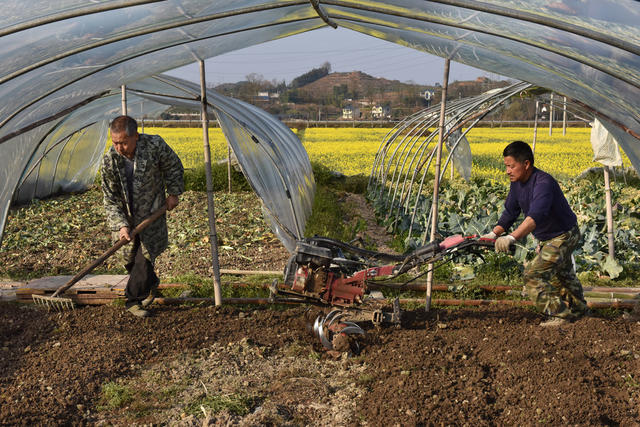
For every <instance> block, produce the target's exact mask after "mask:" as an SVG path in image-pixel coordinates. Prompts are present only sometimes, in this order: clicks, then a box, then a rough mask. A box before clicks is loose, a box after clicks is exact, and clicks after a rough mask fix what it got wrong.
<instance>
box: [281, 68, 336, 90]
mask: <svg viewBox="0 0 640 427" xmlns="http://www.w3.org/2000/svg"><path fill="white" fill-rule="evenodd" d="M330 71H331V64H330V63H328V62H325V63H324V64H322V66H321V67H320V68H314V69H313V70H311V71H309V72H306V73H304V74H303V75H301V76H298V77H296V78H295V79H293V80H292V81H291V85H290V87H291V89H296V88H299V87H302V86H304V85H308V84H309V83H313V82H315V81H316V80H318V79H321V78H323V77H324V76H326V75H328V74H329V72H330Z"/></svg>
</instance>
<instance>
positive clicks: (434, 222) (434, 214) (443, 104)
mask: <svg viewBox="0 0 640 427" xmlns="http://www.w3.org/2000/svg"><path fill="white" fill-rule="evenodd" d="M450 65H451V61H450V60H449V58H447V59H445V61H444V77H443V78H442V101H440V124H439V126H438V146H437V147H436V169H435V172H434V177H433V202H432V204H431V239H430V241H431V242H433V241H434V240H435V237H436V228H437V226H438V192H439V187H440V162H441V161H442V144H443V142H444V141H443V138H444V119H445V113H446V108H447V90H448V88H449V68H450ZM451 167H453V165H452V166H451ZM428 268H429V272H428V274H427V292H426V302H425V310H426V311H429V310H430V309H431V285H432V283H433V263H431V264H429V267H428Z"/></svg>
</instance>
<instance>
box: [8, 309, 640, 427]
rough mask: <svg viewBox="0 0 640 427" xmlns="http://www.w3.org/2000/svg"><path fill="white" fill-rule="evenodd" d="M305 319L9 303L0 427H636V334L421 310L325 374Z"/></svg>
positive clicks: (373, 332) (634, 327)
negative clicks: (167, 426)
mask: <svg viewBox="0 0 640 427" xmlns="http://www.w3.org/2000/svg"><path fill="white" fill-rule="evenodd" d="M314 316H315V313H305V309H304V308H303V307H296V308H293V309H289V310H284V311H277V310H275V311H274V310H263V309H259V310H253V309H249V310H246V311H241V310H237V309H233V308H223V309H221V310H220V309H215V308H212V307H192V308H187V307H184V308H170V307H159V308H156V309H155V313H154V316H153V317H152V318H149V319H146V320H139V319H136V318H133V317H131V316H127V315H126V314H125V313H124V312H123V309H122V308H120V307H115V306H102V307H92V308H82V309H78V310H75V311H69V312H65V313H62V314H49V313H46V312H42V311H40V310H37V309H34V308H33V307H30V306H19V305H16V304H9V303H2V304H0V345H1V346H0V351H1V357H2V361H3V362H2V376H1V379H0V389H1V390H2V394H1V395H0V408H1V409H0V420H2V423H3V424H30V425H31V424H69V423H91V424H93V423H98V424H104V423H108V424H120V425H123V424H129V423H139V424H140V423H142V424H143V423H147V424H149V423H165V422H168V423H174V422H177V423H178V424H182V425H200V424H201V423H202V422H203V420H204V421H206V422H207V423H209V422H210V423H212V424H215V425H227V424H231V423H237V424H239V425H266V424H275V425H308V424H313V425H397V424H400V425H415V424H445V425H465V424H466V425H516V424H523V425H531V424H538V423H543V424H550V425H565V424H579V425H635V423H637V420H638V419H640V418H639V417H640V412H639V409H640V374H639V373H640V361H639V359H640V344H639V343H640V323H630V322H626V321H625V320H623V319H622V318H620V317H618V318H615V319H605V318H598V317H594V318H588V319H584V320H581V321H579V322H577V323H575V324H572V325H569V326H567V327H564V328H562V329H553V330H546V329H543V328H540V327H539V326H538V323H539V321H540V319H539V318H538V317H537V315H536V314H535V313H533V312H531V311H527V310H524V309H515V308H498V307H495V308H494V307H486V308H480V309H460V310H446V309H437V310H435V311H432V312H431V313H429V314H428V315H427V314H426V313H424V311H422V310H421V309H419V310H417V311H410V312H407V313H406V314H405V318H404V321H403V325H402V328H400V329H395V328H383V329H375V328H373V327H372V326H371V325H370V324H367V323H366V322H365V323H363V326H364V327H365V329H367V336H366V338H365V339H364V341H363V342H362V344H363V350H362V353H361V354H360V355H359V356H358V357H355V358H351V359H340V360H334V359H333V358H331V357H329V356H328V355H327V354H326V353H324V352H323V351H322V349H321V347H320V346H319V343H317V342H315V341H314V339H313V338H312V337H311V335H310V334H309V332H308V330H307V328H308V326H309V322H310V321H311V319H312V318H313V317H314ZM114 390H115V391H114ZM200 406H202V408H200ZM203 408H204V409H203ZM216 411H219V412H216ZM205 414H206V415H205Z"/></svg>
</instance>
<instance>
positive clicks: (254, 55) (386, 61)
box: [167, 27, 501, 86]
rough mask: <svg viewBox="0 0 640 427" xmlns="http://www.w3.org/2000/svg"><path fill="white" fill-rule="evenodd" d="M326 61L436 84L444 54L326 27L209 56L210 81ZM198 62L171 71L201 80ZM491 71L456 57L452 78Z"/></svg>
mask: <svg viewBox="0 0 640 427" xmlns="http://www.w3.org/2000/svg"><path fill="white" fill-rule="evenodd" d="M325 62H329V63H330V64H331V71H332V72H349V71H362V72H364V73H366V74H369V75H371V76H373V77H384V78H386V79H389V80H399V81H401V82H414V83H417V84H424V85H433V84H434V83H442V78H443V72H444V70H443V66H444V59H443V58H440V57H439V56H434V55H430V54H428V53H425V52H420V51H417V50H414V49H410V48H407V47H404V46H400V45H398V44H395V43H391V42H388V41H385V40H381V39H377V38H375V37H371V36H367V35H364V34H361V33H358V32H355V31H351V30H347V29H343V28H338V29H333V28H329V27H327V28H322V29H319V30H315V31H309V32H306V33H303V34H298V35H295V36H291V37H286V38H284V39H279V40H274V41H270V42H266V43H262V44H259V45H255V46H251V47H248V48H245V49H241V50H237V51H235V52H230V53H227V54H224V55H219V56H216V57H215V58H211V59H207V60H206V61H205V68H206V79H207V85H208V86H216V85H218V84H221V83H235V82H238V81H242V80H246V76H247V75H249V74H252V73H256V74H260V75H262V77H263V78H264V79H265V80H269V81H272V80H274V79H275V80H276V81H278V82H281V81H282V80H284V81H285V82H286V83H287V84H288V83H290V82H291V80H293V79H294V78H296V77H298V76H300V75H301V74H304V73H306V72H307V71H310V70H311V69H313V68H318V67H320V66H321V65H322V64H324V63H325ZM199 73H200V71H199V68H198V64H197V63H195V64H190V65H187V66H185V67H181V68H177V69H175V70H172V71H170V72H168V73H167V74H170V75H173V76H177V77H181V78H183V79H187V80H191V81H195V82H198V83H199V82H200V76H199ZM480 76H486V77H489V78H491V79H500V78H501V77H500V76H498V75H496V74H491V73H488V72H486V71H483V70H479V69H477V68H472V67H469V66H467V65H463V64H460V63H456V62H451V67H450V72H449V81H455V80H475V79H476V78H477V77H480Z"/></svg>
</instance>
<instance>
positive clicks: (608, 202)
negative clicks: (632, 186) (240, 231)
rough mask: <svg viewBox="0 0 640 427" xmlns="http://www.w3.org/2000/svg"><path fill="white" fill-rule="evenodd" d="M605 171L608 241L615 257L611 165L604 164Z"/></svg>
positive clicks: (611, 254)
mask: <svg viewBox="0 0 640 427" xmlns="http://www.w3.org/2000/svg"><path fill="white" fill-rule="evenodd" d="M602 169H603V171H604V194H605V202H606V205H607V206H606V208H607V242H608V246H609V256H610V257H611V258H612V259H613V258H615V255H616V252H615V244H614V242H613V208H612V206H611V182H610V181H609V166H606V165H605V166H603V168H602Z"/></svg>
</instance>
